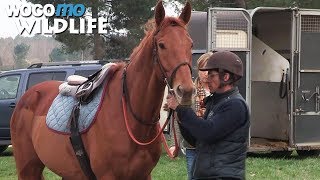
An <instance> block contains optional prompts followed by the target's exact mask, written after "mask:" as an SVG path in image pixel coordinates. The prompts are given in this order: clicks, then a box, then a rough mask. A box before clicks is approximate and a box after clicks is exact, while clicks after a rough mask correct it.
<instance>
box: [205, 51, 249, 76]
mask: <svg viewBox="0 0 320 180" xmlns="http://www.w3.org/2000/svg"><path fill="white" fill-rule="evenodd" d="M213 69H223V70H226V71H229V72H230V73H233V74H235V75H237V76H239V78H241V77H242V76H243V64H242V61H241V59H240V58H239V56H237V55H236V54H235V53H233V52H230V51H218V52H215V53H213V54H212V55H211V56H210V57H209V59H208V62H207V64H206V65H205V66H204V67H203V68H199V70H200V71H210V70H213Z"/></svg>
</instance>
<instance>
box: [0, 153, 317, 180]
mask: <svg viewBox="0 0 320 180" xmlns="http://www.w3.org/2000/svg"><path fill="white" fill-rule="evenodd" d="M246 165H247V169H246V176H247V179H248V180H251V179H252V180H253V179H254V180H256V179H258V180H260V179H275V180H276V179H280V180H282V179H284V180H289V179H290V180H292V179H297V180H298V179H299V180H303V179H306V180H309V179H319V177H320V158H319V157H308V158H301V157H299V156H298V155H297V154H293V155H291V156H290V157H288V158H277V157H273V156H272V155H270V154H260V155H254V156H249V157H248V158H247V164H246ZM44 176H45V178H46V179H49V180H56V179H61V178H60V177H58V176H57V175H55V174H54V173H52V172H51V171H49V170H48V169H45V172H44ZM152 178H153V179H154V180H185V179H187V173H186V162H185V159H184V157H178V158H176V159H175V160H171V159H170V158H168V157H167V156H166V154H163V155H162V157H161V159H160V161H159V162H158V164H157V166H156V168H155V169H154V170H153V171H152ZM15 179H17V176H16V173H15V162H14V159H13V156H12V151H11V149H10V148H9V149H8V150H7V151H5V152H4V153H3V154H2V155H1V156H0V180H15Z"/></svg>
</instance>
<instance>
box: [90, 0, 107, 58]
mask: <svg viewBox="0 0 320 180" xmlns="http://www.w3.org/2000/svg"><path fill="white" fill-rule="evenodd" d="M92 18H97V20H98V7H97V5H96V3H94V1H93V2H92ZM92 32H93V59H94V60H102V58H103V56H104V54H105V48H104V47H105V44H104V43H103V42H104V41H103V38H102V37H101V36H100V34H98V22H97V26H96V28H95V29H93V31H92Z"/></svg>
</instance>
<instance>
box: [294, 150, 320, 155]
mask: <svg viewBox="0 0 320 180" xmlns="http://www.w3.org/2000/svg"><path fill="white" fill-rule="evenodd" d="M297 153H298V155H299V156H319V154H320V150H318V149H314V150H297Z"/></svg>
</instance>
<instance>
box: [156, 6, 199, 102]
mask: <svg viewBox="0 0 320 180" xmlns="http://www.w3.org/2000/svg"><path fill="white" fill-rule="evenodd" d="M190 16H191V5H190V3H189V2H187V3H186V5H185V7H184V8H183V10H182V12H181V14H180V16H179V18H173V17H165V10H164V8H163V5H162V1H159V3H158V4H157V6H156V8H155V22H156V30H155V31H154V39H153V43H154V51H153V56H154V59H155V60H156V61H157V64H159V68H158V70H160V74H162V78H163V77H165V78H166V79H167V83H168V84H169V85H170V86H171V88H172V89H173V90H174V92H175V94H176V97H177V99H178V101H179V102H180V104H183V105H190V104H191V102H192V96H193V95H194V94H195V88H194V85H193V82H192V77H191V65H192V54H191V49H192V45H193V43H192V40H191V37H190V35H189V33H188V31H187V29H186V25H187V24H188V22H189V20H190Z"/></svg>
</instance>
